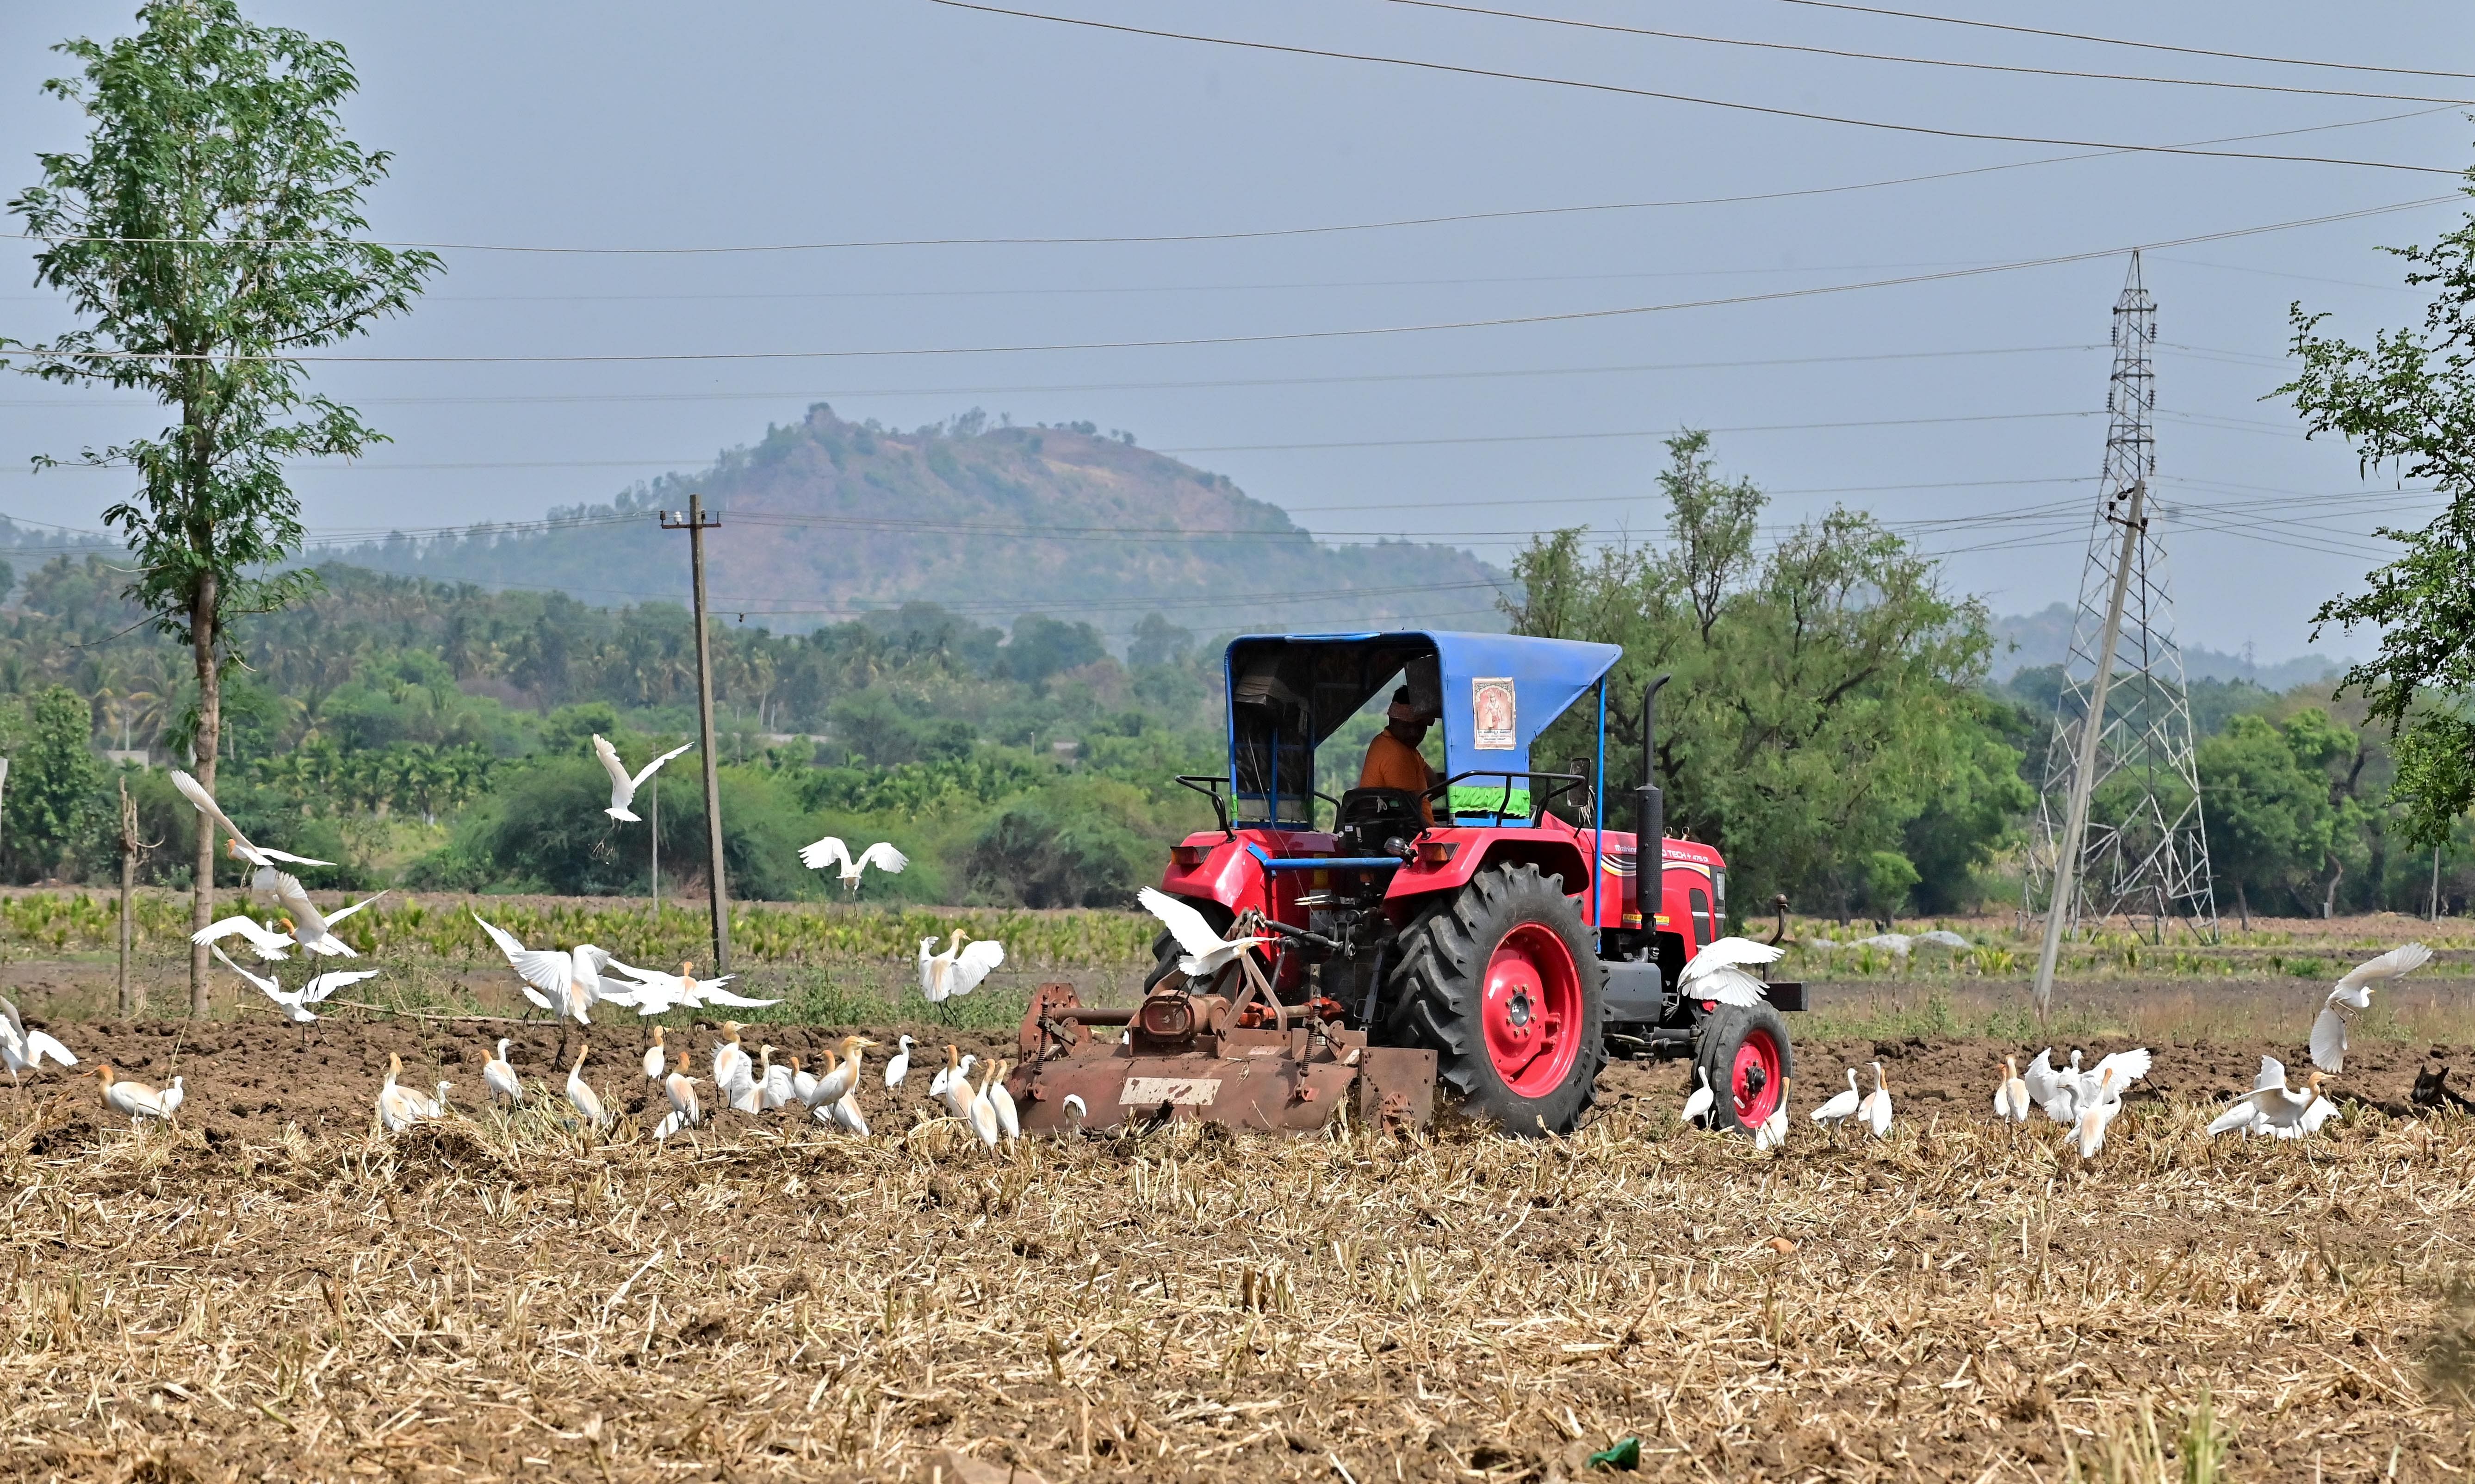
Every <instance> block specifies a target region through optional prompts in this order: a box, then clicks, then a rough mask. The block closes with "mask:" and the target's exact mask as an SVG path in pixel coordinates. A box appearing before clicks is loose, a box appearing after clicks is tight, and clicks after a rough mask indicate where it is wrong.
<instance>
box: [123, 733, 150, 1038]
mask: <svg viewBox="0 0 2475 1484" xmlns="http://www.w3.org/2000/svg"><path fill="white" fill-rule="evenodd" d="M144 848H145V846H143V845H142V844H140V843H139V842H138V839H137V801H136V800H135V799H133V798H131V797H130V796H129V775H128V774H126V773H123V774H122V775H121V777H120V1018H121V1019H123V1020H127V1019H129V1018H130V1017H132V1016H134V1015H135V1014H136V1013H137V1012H138V1011H139V1010H143V1009H145V1008H146V994H145V991H143V990H138V991H136V992H135V993H133V992H132V991H131V990H130V987H129V906H130V899H131V898H132V897H133V896H135V894H136V887H137V852H138V851H140V850H142V849H144Z"/></svg>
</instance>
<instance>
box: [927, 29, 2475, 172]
mask: <svg viewBox="0 0 2475 1484" xmlns="http://www.w3.org/2000/svg"><path fill="white" fill-rule="evenodd" d="M928 3H929V4H931V5H942V6H945V7H947V8H949V9H952V10H957V11H976V12H980V13H982V14H986V15H1010V16H1013V17H1015V18H1017V19H1019V20H1037V21H1047V22H1050V23H1051V24H1054V25H1061V26H1081V27H1086V28H1089V29H1090V30H1093V31H1110V32H1116V33H1118V34H1120V35H1124V36H1153V37H1157V38H1160V39H1163V40H1170V41H1199V42H1203V43H1205V44H1207V45H1211V46H1232V47H1237V48H1240V49H1242V50H1245V51H1257V52H1279V53H1282V54H1285V55H1287V56H1293V57H1321V58H1327V59H1330V60H1333V61H1371V62H1376V63H1380V64H1382V65H1385V66H1392V67H1409V68H1412V69H1415V70H1417V71H1422V72H1445V73H1451V74H1454V75H1456V76H1460V77H1483V78H1491V79H1494V80H1497V81H1499V82H1508V83H1538V84H1543V85H1548V86H1553V87H1571V88H1577V89H1580V90H1581V91H1584V92H1595V93H1610V94H1616V95H1619V96H1623V97H1629V98H1651V99H1655V100H1657V101H1659V102H1663V103H1689V104H1698V105H1700V106H1701V107H1703V108H1711V109H1730V110H1732V111H1735V112H1740V113H1760V114H1764V115H1767V116H1769V117H1773V118H1794V119H1801V120H1804V121H1805V122H1808V123H1817V124H1841V125H1846V126H1848V127H1850V128H1857V129H1878V130H1884V131H1887V132H1889V133H1893V134H1924V135H1927V136H1929V137H1932V138H1938V139H1977V140H1985V141H1990V142H1994V143H2000V144H2054V145H2064V146H2068V147H2070V148H2072V149H2086V150H2109V151H2116V150H2119V151H2126V152H2136V153H2140V154H2149V155H2193V156H2202V157H2206V158H2215V159H2263V160H2274V161H2278V162H2281V163H2286V164H2312V165H2350V166H2355V167H2358V168H2362V169H2369V170H2403V171H2407V172H2410V173H2413V174H2418V175H2453V176H2454V175H2461V174H2463V171H2461V170H2458V169H2454V168H2449V167H2445V166H2440V165H2407V164H2397V163H2394V162H2391V161H2389V160H2377V159H2340V158H2333V157H2329V156H2323V155H2267V154H2256V153H2252V152H2248V151H2242V150H2212V149H2199V148H2194V147H2192V146H2188V145H2177V144H2120V143H2115V142H2111V141H2107V140H2101V139H2068V138H2061V137H2058V136H2055V135H2051V134H1992V133H1988V132H1984V131H1981V130H1973V129H1944V128H1940V127H1937V126H1935V125H1931V124H1896V123H1892V122H1889V121H1888V120H1884V119H1873V118H1854V117H1850V116H1849V115H1846V114H1839V113H1817V112H1813V111H1811V110H1809V109H1782V108H1777V107H1774V106H1772V105H1769V104H1760V103H1739V102H1735V101H1733V100H1730V99H1725V98H1703V97H1697V96H1694V95H1693V94H1690V93H1671V92H1665V91H1661V90H1659V89H1657V88H1652V87H1628V86H1625V85H1621V84H1617V83H1590V82H1584V81H1581V79H1578V78H1559V77H1547V76H1543V75H1541V74H1538V73H1532V72H1509V71H1505V70H1503V69H1500V68H1495V67H1469V66H1461V65H1458V64H1457V63H1453V62H1443V61H1418V60H1416V59H1414V58H1408V57H1385V56H1380V55H1376V54H1373V53H1368V52H1340V51H1332V50H1328V49H1326V48H1323V47H1314V46H1294V45H1289V44H1287V43H1284V42H1278V41H1244V40H1239V39H1237V38H1236V37H1234V36H1200V35H1197V34H1195V33H1192V32H1185V31H1161V30H1156V29H1154V28H1152V27H1149V26H1127V25H1121V24H1118V23H1116V22H1115V21H1102V20H1087V19H1085V18H1083V17H1081V16H1075V15H1051V14H1047V13H1045V12H1039V11H1017V10H1011V9H1008V8H1007V7H1004V6H996V5H982V4H979V3H977V0H928Z"/></svg>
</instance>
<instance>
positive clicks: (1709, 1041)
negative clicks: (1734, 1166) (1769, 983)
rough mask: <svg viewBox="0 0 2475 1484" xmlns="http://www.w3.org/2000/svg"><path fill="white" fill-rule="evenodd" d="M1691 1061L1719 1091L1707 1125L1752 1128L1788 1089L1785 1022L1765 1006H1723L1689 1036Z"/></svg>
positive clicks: (1790, 1067) (1790, 1061)
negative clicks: (1691, 1044)
mask: <svg viewBox="0 0 2475 1484" xmlns="http://www.w3.org/2000/svg"><path fill="white" fill-rule="evenodd" d="M1693 1064H1694V1065H1695V1066H1696V1067H1697V1068H1698V1069H1699V1070H1700V1072H1701V1074H1702V1076H1703V1077H1706V1078H1708V1079H1709V1082H1710V1088H1711V1090H1712V1091H1713V1092H1715V1093H1717V1094H1718V1097H1717V1098H1716V1099H1715V1100H1713V1102H1712V1104H1711V1107H1710V1127H1711V1128H1713V1129H1717V1130H1720V1131H1723V1132H1729V1133H1751V1132H1752V1131H1753V1130H1754V1129H1756V1128H1758V1127H1759V1126H1760V1124H1761V1121H1762V1120H1763V1119H1765V1118H1768V1117H1769V1116H1770V1115H1771V1114H1772V1113H1773V1112H1775V1111H1776V1110H1777V1107H1778V1106H1779V1099H1781V1098H1782V1097H1784V1096H1786V1094H1787V1080H1788V1075H1789V1074H1790V1073H1792V1072H1794V1071H1795V1070H1796V1062H1795V1058H1793V1056H1791V1055H1790V1053H1789V1051H1788V1043H1787V1021H1786V1020H1785V1018H1783V1017H1782V1016H1781V1015H1780V1014H1779V1012H1778V1011H1777V1010H1774V1009H1772V1008H1771V1007H1770V1006H1768V1005H1752V1006H1737V1005H1722V1006H1720V1007H1719V1008H1718V1009H1717V1010H1712V1011H1711V1012H1710V1013H1709V1014H1707V1015H1705V1016H1703V1020H1702V1029H1701V1034H1698V1035H1696V1036H1695V1037H1694V1041H1693Z"/></svg>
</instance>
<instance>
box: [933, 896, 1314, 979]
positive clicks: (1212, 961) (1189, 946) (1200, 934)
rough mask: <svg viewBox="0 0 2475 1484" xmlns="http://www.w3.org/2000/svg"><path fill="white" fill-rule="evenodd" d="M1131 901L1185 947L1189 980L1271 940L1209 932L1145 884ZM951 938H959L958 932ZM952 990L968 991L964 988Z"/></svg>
mask: <svg viewBox="0 0 2475 1484" xmlns="http://www.w3.org/2000/svg"><path fill="white" fill-rule="evenodd" d="M1135 900H1136V901H1138V902H1140V903H1142V904H1143V911H1145V912H1150V913H1151V914H1152V915H1153V916H1155V917H1158V918H1159V919H1160V920H1161V925H1162V926H1163V927H1165V928H1167V929H1168V936H1169V937H1172V938H1174V939H1176V940H1177V946H1178V947H1180V948H1182V949H1184V950H1185V953H1184V954H1183V955H1181V956H1180V957H1179V959H1178V961H1177V966H1178V969H1179V971H1180V972H1182V973H1184V974H1186V975H1187V976H1188V978H1191V979H1209V978H1211V977H1212V976H1213V975H1214V974H1217V973H1219V972H1220V970H1221V968H1222V966H1223V965H1225V964H1228V963H1230V962H1232V961H1235V960H1236V959H1237V958H1238V956H1240V955H1241V954H1243V953H1245V952H1246V950H1248V949H1249V948H1252V947H1254V946H1256V945H1257V944H1259V943H1268V942H1270V941H1271V939H1270V938H1268V937H1262V936H1256V937H1221V936H1220V935H1219V934H1218V933H1215V932H1213V928H1212V924H1211V923H1210V922H1209V921H1208V920H1206V919H1205V917H1204V915H1203V913H1202V912H1198V911H1196V910H1195V908H1194V907H1192V906H1191V905H1189V904H1188V903H1185V902H1181V901H1179V900H1178V899H1177V898H1176V897H1173V896H1171V895H1169V894H1168V893H1167V892H1165V891H1161V890H1157V889H1155V888H1151V887H1145V888H1142V889H1141V890H1140V891H1138V892H1136V893H1135ZM955 940H956V941H957V942H959V941H961V937H960V936H959V935H957V937H956V939H955ZM935 941H936V939H935V938H930V939H929V940H928V942H935ZM919 953H920V963H921V970H920V972H921V974H922V976H923V977H922V979H921V985H922V987H923V988H924V987H925V986H926V983H927V981H926V979H925V977H924V976H925V975H926V972H927V970H926V964H927V963H928V958H927V953H928V944H927V943H922V944H920V945H919ZM974 982H975V983H976V981H974ZM956 992H957V993H968V991H967V990H958V991H956ZM929 998H930V999H931V1000H940V999H943V998H944V996H943V995H939V994H931V995H930V996H929Z"/></svg>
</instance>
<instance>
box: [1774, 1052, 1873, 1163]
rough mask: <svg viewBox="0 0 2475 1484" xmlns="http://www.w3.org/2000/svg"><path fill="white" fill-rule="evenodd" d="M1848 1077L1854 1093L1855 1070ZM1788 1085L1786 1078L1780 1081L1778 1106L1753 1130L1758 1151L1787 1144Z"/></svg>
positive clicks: (1850, 1071) (1850, 1070) (1851, 1069)
mask: <svg viewBox="0 0 2475 1484" xmlns="http://www.w3.org/2000/svg"><path fill="white" fill-rule="evenodd" d="M1848 1077H1849V1081H1850V1087H1849V1090H1850V1092H1853V1091H1854V1090H1855V1087H1854V1086H1853V1083H1854V1081H1855V1077H1856V1072H1855V1069H1854V1068H1852V1067H1851V1068H1850V1069H1849V1072H1848ZM1787 1084H1788V1079H1786V1078H1784V1077H1782V1078H1780V1079H1779V1086H1778V1102H1777V1105H1776V1106H1774V1107H1772V1108H1771V1115H1770V1116H1769V1117H1768V1118H1765V1119H1763V1120H1762V1121H1761V1123H1760V1124H1759V1125H1758V1126H1757V1127H1755V1129H1754V1130H1753V1148H1754V1149H1755V1150H1756V1151H1759V1150H1765V1149H1777V1148H1779V1147H1780V1146H1781V1145H1784V1144H1785V1143H1786V1142H1787Z"/></svg>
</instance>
